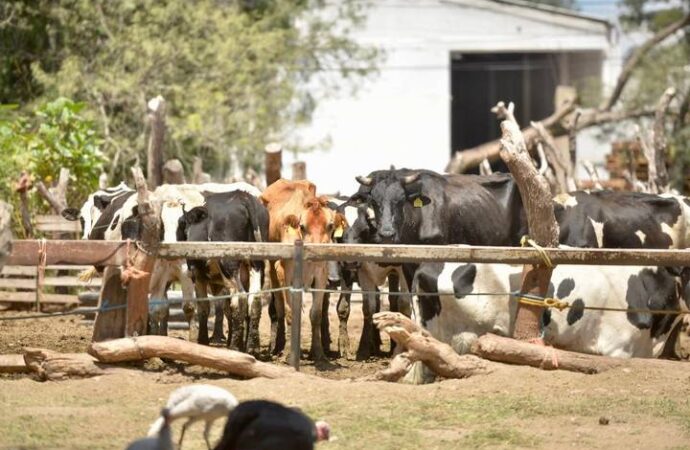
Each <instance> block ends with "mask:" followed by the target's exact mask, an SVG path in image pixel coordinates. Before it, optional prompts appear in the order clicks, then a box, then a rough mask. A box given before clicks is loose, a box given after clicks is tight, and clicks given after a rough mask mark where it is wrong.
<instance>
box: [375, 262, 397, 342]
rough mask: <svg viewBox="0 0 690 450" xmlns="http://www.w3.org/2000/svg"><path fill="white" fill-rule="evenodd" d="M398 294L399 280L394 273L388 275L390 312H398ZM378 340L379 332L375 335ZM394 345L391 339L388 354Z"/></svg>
mask: <svg viewBox="0 0 690 450" xmlns="http://www.w3.org/2000/svg"><path fill="white" fill-rule="evenodd" d="M398 292H400V279H399V277H398V274H397V273H396V272H392V273H390V274H388V303H389V308H390V310H391V312H400V303H401V301H402V299H401V298H400V295H399V294H398ZM376 335H377V336H378V338H379V340H380V339H381V332H380V331H378V332H377V333H376ZM395 346H396V343H395V341H393V340H392V339H391V349H390V352H389V354H390V355H392V354H393V352H394V351H395Z"/></svg>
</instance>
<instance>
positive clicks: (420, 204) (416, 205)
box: [412, 197, 424, 208]
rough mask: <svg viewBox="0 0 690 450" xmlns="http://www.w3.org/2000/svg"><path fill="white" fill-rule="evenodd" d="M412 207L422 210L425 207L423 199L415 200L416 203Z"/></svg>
mask: <svg viewBox="0 0 690 450" xmlns="http://www.w3.org/2000/svg"><path fill="white" fill-rule="evenodd" d="M412 205H413V206H414V207H415V208H421V207H422V206H424V202H423V201H422V199H421V198H419V197H417V198H415V199H414V202H413V203H412Z"/></svg>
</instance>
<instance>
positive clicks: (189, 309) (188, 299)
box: [179, 263, 199, 342]
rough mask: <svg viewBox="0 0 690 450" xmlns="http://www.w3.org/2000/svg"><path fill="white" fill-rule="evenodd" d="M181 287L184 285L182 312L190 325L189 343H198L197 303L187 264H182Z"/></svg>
mask: <svg viewBox="0 0 690 450" xmlns="http://www.w3.org/2000/svg"><path fill="white" fill-rule="evenodd" d="M180 264H181V265H180V277H179V279H180V285H182V298H183V303H182V312H183V313H184V317H185V320H186V321H187V323H188V324H189V342H196V341H198V340H199V322H198V320H197V318H196V317H195V314H194V313H195V309H196V306H195V303H194V301H193V300H194V282H193V281H192V277H191V274H190V273H189V270H187V268H186V264H184V263H180Z"/></svg>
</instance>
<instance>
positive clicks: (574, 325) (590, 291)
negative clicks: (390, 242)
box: [411, 263, 690, 382]
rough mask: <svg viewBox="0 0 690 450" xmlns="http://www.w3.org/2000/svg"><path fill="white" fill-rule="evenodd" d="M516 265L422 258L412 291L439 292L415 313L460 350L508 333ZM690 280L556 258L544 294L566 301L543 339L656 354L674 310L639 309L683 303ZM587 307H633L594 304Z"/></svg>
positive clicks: (625, 354) (547, 322)
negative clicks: (489, 336)
mask: <svg viewBox="0 0 690 450" xmlns="http://www.w3.org/2000/svg"><path fill="white" fill-rule="evenodd" d="M521 272H522V266H511V265H506V264H458V263H445V264H444V263H425V264H422V265H420V267H419V269H418V270H417V272H416V274H415V279H414V283H415V287H416V289H417V291H416V292H419V293H423V294H437V295H430V296H429V295H423V296H420V297H419V298H416V299H415V300H414V302H413V305H414V315H415V318H416V320H417V321H418V323H419V324H421V325H422V326H423V327H424V328H425V329H427V330H429V332H430V333H431V334H432V335H433V336H434V337H436V338H437V339H439V340H440V341H442V342H445V343H448V344H450V345H451V346H452V347H453V348H454V349H455V350H456V351H457V352H458V353H466V352H468V351H469V349H470V347H471V345H472V343H473V342H474V341H475V340H476V339H477V337H478V336H481V335H483V334H486V333H495V334H498V335H502V336H510V335H512V332H513V329H514V325H515V313H516V308H517V303H516V300H515V298H514V297H513V295H511V294H510V293H514V292H517V291H519V289H520V280H521ZM687 283H688V276H687V271H686V270H678V271H676V270H674V269H669V268H663V267H641V266H627V267H619V266H581V265H560V266H558V267H556V268H555V269H554V272H553V275H552V277H551V285H550V287H549V291H548V293H547V297H554V298H557V299H559V300H564V301H567V302H568V303H569V304H570V305H571V306H570V308H568V309H564V310H563V311H559V310H557V309H549V310H547V311H546V312H545V313H544V315H543V318H542V326H543V338H544V341H545V343H546V344H549V345H553V346H554V347H557V348H562V349H565V350H571V351H576V352H581V353H590V354H597V355H605V356H612V357H621V358H629V357H657V356H660V355H661V354H662V352H664V350H665V349H664V347H665V346H666V345H667V341H668V339H669V335H670V332H671V329H672V326H673V325H674V322H675V321H676V319H678V316H677V315H676V314H650V313H647V312H644V311H645V310H667V311H678V310H681V309H683V308H687V306H688V305H690V302H689V300H690V298H689V296H688V294H687ZM487 294H488V295H487ZM496 294H498V295H496ZM586 307H608V308H620V309H626V310H627V309H635V310H638V311H635V312H627V313H626V312H618V311H594V310H587V309H585V308H586ZM639 310H641V311H639ZM666 351H668V349H666ZM411 376H412V379H413V380H414V381H416V382H420V381H423V378H426V376H428V374H424V372H423V371H421V370H419V367H417V368H416V370H415V371H413V372H412V373H411Z"/></svg>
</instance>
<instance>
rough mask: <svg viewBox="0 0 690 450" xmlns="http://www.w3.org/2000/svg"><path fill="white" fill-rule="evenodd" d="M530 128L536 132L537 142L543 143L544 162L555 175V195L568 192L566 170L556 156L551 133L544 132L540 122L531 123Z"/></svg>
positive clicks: (544, 129)
mask: <svg viewBox="0 0 690 450" xmlns="http://www.w3.org/2000/svg"><path fill="white" fill-rule="evenodd" d="M531 125H532V128H534V129H535V130H537V134H539V140H540V141H541V142H542V143H543V149H544V154H545V155H546V160H547V161H548V162H549V165H550V166H551V168H552V169H553V172H554V174H555V175H556V186H557V188H558V189H557V192H555V194H560V193H563V192H568V183H567V182H566V169H565V167H564V166H563V161H561V158H560V157H559V155H558V148H557V146H556V142H555V141H554V139H553V136H551V133H549V132H548V131H546V128H544V125H542V124H541V123H540V122H531Z"/></svg>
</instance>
